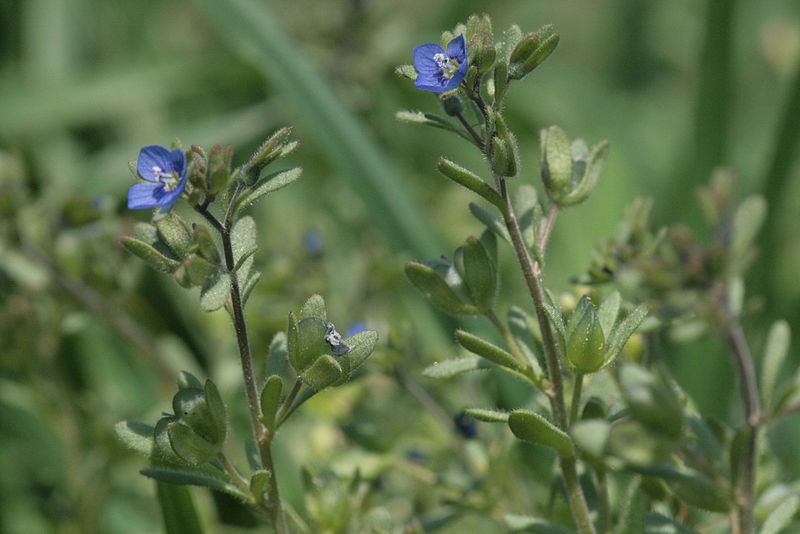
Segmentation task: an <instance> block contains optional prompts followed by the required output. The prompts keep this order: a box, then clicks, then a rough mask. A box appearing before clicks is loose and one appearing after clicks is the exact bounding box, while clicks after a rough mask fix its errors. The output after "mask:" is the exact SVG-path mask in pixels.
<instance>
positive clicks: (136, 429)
mask: <svg viewBox="0 0 800 534" xmlns="http://www.w3.org/2000/svg"><path fill="white" fill-rule="evenodd" d="M114 433H115V434H116V435H117V439H118V440H120V441H121V442H122V444H123V445H125V446H126V447H127V448H129V449H130V450H132V451H136V452H138V453H139V454H143V455H145V456H150V453H151V451H152V450H153V427H152V426H151V425H148V424H145V423H140V422H139V421H120V422H119V423H117V424H116V425H114Z"/></svg>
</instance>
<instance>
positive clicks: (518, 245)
mask: <svg viewBox="0 0 800 534" xmlns="http://www.w3.org/2000/svg"><path fill="white" fill-rule="evenodd" d="M495 181H496V183H498V185H499V189H500V191H499V192H500V196H501V197H502V198H503V200H504V201H505V203H506V209H505V210H501V211H503V219H504V222H505V225H506V228H507V229H508V233H509V235H510V236H511V243H512V245H513V246H514V252H515V255H516V257H517V261H518V262H519V265H520V268H521V269H522V274H523V276H524V278H525V282H526V284H527V286H528V291H529V292H530V295H531V299H532V300H533V307H534V310H535V311H536V319H537V321H538V323H539V329H540V331H541V334H542V350H543V352H544V358H545V363H546V364H547V375H548V378H549V379H550V383H551V391H550V393H549V395H548V397H549V398H550V406H551V409H552V410H553V418H554V419H555V423H556V426H557V427H558V428H560V429H561V430H564V431H567V429H568V428H569V426H568V423H569V421H568V420H567V413H566V407H565V405H564V384H563V380H562V376H561V367H560V364H559V359H558V349H557V348H556V343H555V339H554V338H553V331H552V328H551V325H550V320H549V319H548V318H547V313H546V312H545V310H544V299H545V296H544V288H543V287H542V280H541V275H542V273H541V269H540V268H539V264H538V263H536V262H534V261H533V260H532V259H531V256H530V253H529V252H528V249H527V248H526V246H525V242H524V241H523V239H522V233H521V232H520V229H519V223H518V222H517V217H516V215H515V213H514V207H513V205H512V204H511V198H510V197H509V195H508V188H507V186H506V182H505V180H504V179H502V178H497V177H495ZM551 213H554V212H553V211H552V210H551ZM552 216H553V217H555V215H554V214H553V215H552ZM550 227H551V228H552V224H550ZM548 235H549V232H548ZM560 464H561V473H562V475H563V477H564V484H565V485H566V488H567V496H568V498H569V507H570V510H571V511H572V516H573V518H574V519H575V523H576V525H577V527H578V532H579V533H580V534H595V529H594V525H593V524H592V521H591V519H590V518H589V508H588V506H587V505H586V498H585V497H584V495H583V490H582V489H581V486H580V482H579V481H578V472H577V464H576V461H575V458H574V457H572V458H561V459H560Z"/></svg>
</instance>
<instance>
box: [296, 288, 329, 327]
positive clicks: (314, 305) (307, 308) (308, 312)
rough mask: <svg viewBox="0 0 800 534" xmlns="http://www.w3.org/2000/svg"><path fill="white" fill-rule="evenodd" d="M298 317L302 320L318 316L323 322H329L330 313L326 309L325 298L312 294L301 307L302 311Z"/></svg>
mask: <svg viewBox="0 0 800 534" xmlns="http://www.w3.org/2000/svg"><path fill="white" fill-rule="evenodd" d="M297 317H298V318H299V319H301V320H302V319H308V318H309V317H316V318H317V319H319V320H320V321H322V322H327V321H328V315H327V312H326V311H325V300H324V299H323V298H322V297H321V296H320V295H316V294H315V295H311V296H310V297H309V298H308V300H306V301H305V303H304V304H303V306H302V307H301V308H300V313H299V314H298V316H297Z"/></svg>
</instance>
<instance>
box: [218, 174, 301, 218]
mask: <svg viewBox="0 0 800 534" xmlns="http://www.w3.org/2000/svg"><path fill="white" fill-rule="evenodd" d="M302 174H303V169H301V168H300V167H294V168H291V169H283V170H280V171H277V172H273V173H272V174H268V175H266V176H264V177H262V178H260V179H259V180H258V181H257V182H256V183H255V185H253V187H252V188H251V189H250V190H249V191H246V192H245V193H242V194H241V195H240V196H239V199H238V200H237V201H236V207H235V208H234V209H235V210H236V211H238V210H240V209H242V208H244V207H246V206H250V205H252V204H253V203H254V202H255V201H256V200H258V199H260V198H261V197H263V196H264V195H267V194H269V193H273V192H275V191H277V190H278V189H281V188H283V187H286V186H287V185H289V184H291V183H292V182H294V181H296V180H297V179H298V178H300V176H301V175H302Z"/></svg>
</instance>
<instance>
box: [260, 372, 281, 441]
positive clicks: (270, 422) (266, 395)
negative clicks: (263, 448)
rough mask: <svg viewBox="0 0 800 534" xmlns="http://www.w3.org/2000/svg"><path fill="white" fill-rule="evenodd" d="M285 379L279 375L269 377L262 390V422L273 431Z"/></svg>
mask: <svg viewBox="0 0 800 534" xmlns="http://www.w3.org/2000/svg"><path fill="white" fill-rule="evenodd" d="M282 390H283V380H282V379H281V377H280V376H278V375H272V376H270V377H269V378H267V382H266V384H264V389H262V390H261V422H262V423H264V426H265V427H267V430H268V431H269V432H270V433H272V431H273V430H275V414H276V413H277V412H278V405H279V404H280V401H281V391H282Z"/></svg>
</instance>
